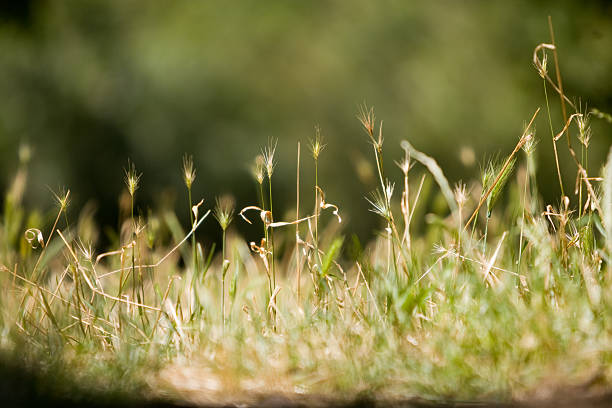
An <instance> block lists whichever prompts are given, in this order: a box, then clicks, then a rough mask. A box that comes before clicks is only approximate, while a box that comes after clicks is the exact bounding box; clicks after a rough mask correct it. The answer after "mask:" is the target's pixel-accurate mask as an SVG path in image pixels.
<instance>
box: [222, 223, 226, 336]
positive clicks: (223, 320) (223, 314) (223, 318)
mask: <svg viewBox="0 0 612 408" xmlns="http://www.w3.org/2000/svg"><path fill="white" fill-rule="evenodd" d="M221 248H222V249H221V253H222V255H223V262H222V266H221V268H222V275H221V321H222V322H223V329H224V330H225V272H226V268H225V228H223V241H222V243H221Z"/></svg>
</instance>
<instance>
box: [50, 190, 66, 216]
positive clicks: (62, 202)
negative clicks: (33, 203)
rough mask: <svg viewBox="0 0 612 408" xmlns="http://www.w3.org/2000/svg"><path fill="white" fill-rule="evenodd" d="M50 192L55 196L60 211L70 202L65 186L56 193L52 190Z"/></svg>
mask: <svg viewBox="0 0 612 408" xmlns="http://www.w3.org/2000/svg"><path fill="white" fill-rule="evenodd" d="M52 193H53V196H54V197H55V201H57V204H58V205H59V207H60V211H64V210H65V209H66V208H67V207H68V205H69V204H70V190H66V187H62V188H60V191H59V192H58V193H55V192H53V191H52Z"/></svg>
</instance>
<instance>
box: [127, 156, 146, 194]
mask: <svg viewBox="0 0 612 408" xmlns="http://www.w3.org/2000/svg"><path fill="white" fill-rule="evenodd" d="M123 171H124V172H125V185H126V186H127V189H128V192H129V193H130V195H131V196H132V197H134V194H135V193H136V190H138V184H139V183H140V177H142V173H140V174H138V173H137V172H136V166H135V165H134V162H132V161H131V160H130V159H128V166H127V168H126V169H124V170H123Z"/></svg>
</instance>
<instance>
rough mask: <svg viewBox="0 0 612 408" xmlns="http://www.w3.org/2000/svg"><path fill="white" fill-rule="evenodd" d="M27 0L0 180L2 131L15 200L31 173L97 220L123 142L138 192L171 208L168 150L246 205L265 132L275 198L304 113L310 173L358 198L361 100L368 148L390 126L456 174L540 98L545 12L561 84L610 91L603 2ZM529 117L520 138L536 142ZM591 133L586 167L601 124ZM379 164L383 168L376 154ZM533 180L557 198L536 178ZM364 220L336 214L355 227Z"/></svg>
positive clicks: (363, 150) (290, 185)
mask: <svg viewBox="0 0 612 408" xmlns="http://www.w3.org/2000/svg"><path fill="white" fill-rule="evenodd" d="M28 4H29V5H28V6H24V8H23V10H21V11H19V10H18V11H17V12H15V11H14V10H12V11H11V10H5V12H4V13H3V14H2V17H1V22H0V50H2V52H1V53H0V95H1V98H0V171H1V174H2V175H3V176H2V177H1V180H0V182H1V183H4V186H5V187H6V183H7V182H8V180H10V175H11V174H14V173H15V169H16V166H17V162H18V159H17V155H16V152H17V149H18V145H19V144H20V143H21V142H23V141H28V142H29V143H30V144H31V145H32V147H33V151H34V153H33V163H32V167H31V176H32V180H35V182H34V184H33V185H32V186H30V191H28V199H29V200H30V201H33V200H36V201H41V200H50V199H51V195H50V194H48V192H47V190H46V189H45V188H44V186H45V185H49V186H51V187H53V188H56V187H57V186H58V185H66V186H68V187H69V188H71V190H72V192H73V197H74V199H75V201H76V202H77V203H79V202H80V203H82V202H83V201H84V200H88V199H95V200H97V202H98V203H99V204H100V209H99V216H100V217H101V218H102V219H103V220H104V222H105V223H112V222H114V221H111V220H114V219H115V217H116V212H117V210H116V208H117V206H116V200H117V196H118V194H119V192H120V191H121V189H122V167H124V166H125V163H126V161H127V158H128V157H130V158H131V159H132V160H133V161H134V162H135V163H136V165H137V166H138V168H139V169H140V170H141V171H142V172H143V174H144V176H143V180H142V185H141V188H142V190H141V191H142V193H144V195H143V196H141V197H144V198H143V201H144V202H151V200H150V199H151V198H152V197H159V196H160V192H161V191H162V190H164V189H166V188H169V189H170V190H171V191H174V192H175V193H176V194H179V195H178V199H177V201H176V205H177V206H179V205H181V206H182V205H185V201H186V199H185V198H184V197H183V196H184V194H183V192H182V191H177V190H178V189H179V188H180V186H181V181H180V178H181V172H180V163H181V161H180V159H181V156H182V155H183V154H184V153H185V152H187V153H191V154H193V155H194V161H195V165H196V167H197V168H198V179H197V181H196V183H195V185H194V196H195V197H200V196H203V197H205V198H206V199H208V200H209V202H212V199H213V197H214V196H215V195H217V194H219V193H222V192H224V191H232V192H233V193H234V194H235V195H236V196H237V201H238V203H239V204H241V203H243V202H251V201H252V200H253V197H254V196H255V192H256V189H255V187H254V184H253V182H252V180H251V178H250V176H249V175H248V167H249V165H250V163H251V161H252V159H253V152H256V151H257V150H258V148H259V147H258V146H261V145H264V144H265V143H266V141H267V139H268V137H275V138H278V139H279V144H278V149H279V154H278V157H279V158H280V159H279V163H278V167H277V169H278V170H277V172H276V174H275V177H276V178H277V181H276V182H275V183H276V184H275V188H276V191H275V194H277V195H278V196H279V202H283V203H287V205H289V206H291V204H290V203H291V202H292V201H291V200H290V199H289V198H290V197H294V189H295V187H294V186H295V181H294V177H295V159H294V156H295V149H296V141H297V140H298V139H299V140H302V142H306V141H307V140H308V139H309V138H310V137H312V136H313V134H314V130H313V129H314V125H315V124H319V125H320V126H321V129H322V134H323V137H324V138H325V142H326V143H327V148H326V150H325V151H324V152H323V153H322V155H321V157H320V160H319V161H320V184H321V185H322V186H324V187H325V188H326V191H327V193H328V194H329V196H330V197H333V199H334V201H335V202H339V203H340V204H342V205H343V207H344V208H345V209H349V210H350V211H349V214H350V213H354V214H357V213H364V212H365V209H366V207H367V202H366V201H365V200H364V199H363V192H364V191H368V190H370V189H372V188H373V186H374V185H375V183H376V180H375V178H373V177H371V176H372V175H373V174H374V173H372V172H371V171H370V170H371V169H370V170H368V167H367V166H369V165H368V164H366V161H365V159H364V155H365V154H367V152H368V145H367V141H366V137H365V134H364V133H363V132H362V130H361V129H359V127H358V123H357V121H356V120H355V113H356V112H357V109H358V105H359V104H360V103H362V102H363V101H367V103H368V104H370V105H374V106H376V109H377V113H378V115H379V118H380V119H386V120H385V122H384V127H385V137H386V139H385V146H384V147H385V148H387V149H390V150H391V151H394V150H397V147H398V144H399V140H401V139H403V138H408V139H409V140H410V141H411V142H412V143H413V144H414V145H415V146H416V147H417V148H419V149H423V150H425V151H428V152H429V153H431V154H432V155H433V156H434V157H436V158H437V159H438V161H439V162H440V163H441V166H442V168H443V170H444V171H445V172H446V173H447V175H448V177H449V179H450V180H451V181H453V180H456V179H458V178H461V177H463V176H464V175H465V171H466V170H468V171H469V172H470V174H472V172H473V169H466V167H465V166H464V164H462V162H461V160H460V157H459V152H460V148H461V147H463V146H465V147H468V148H469V147H471V148H473V149H475V153H476V154H475V157H476V159H477V160H478V159H479V158H480V157H482V155H483V154H484V153H485V152H486V153H489V152H492V151H498V150H499V151H502V152H507V150H508V149H510V148H511V147H512V146H513V145H514V143H515V142H516V138H517V137H518V135H519V134H520V131H521V130H522V129H521V125H522V121H523V120H525V119H526V118H527V117H528V116H529V115H530V114H531V112H533V110H534V108H535V105H536V104H540V105H543V104H544V100H543V93H542V83H541V80H540V78H539V77H538V75H537V73H536V72H535V70H534V69H533V67H532V66H531V58H532V55H531V50H533V48H534V47H535V46H536V45H537V44H538V43H540V42H548V41H550V40H549V34H548V26H547V15H548V14H551V15H552V17H553V21H554V24H555V31H556V37H557V38H556V40H557V44H558V46H559V52H560V64H561V69H562V72H563V76H564V84H565V88H566V90H567V92H568V95H570V96H572V95H575V94H580V95H582V97H584V98H585V100H588V101H589V102H590V103H591V104H592V106H593V107H597V108H600V109H601V110H603V111H609V110H610V107H611V106H612V99H611V95H612V53H610V50H611V49H612V16H611V9H610V6H607V5H605V3H603V2H602V3H591V4H583V3H582V2H580V3H578V2H569V1H566V2H549V3H540V2H532V1H513V2H452V1H447V2H406V1H384V2H371V1H367V0H363V1H362V0H352V1H332V2H323V1H315V2H285V1H270V2H266V3H265V5H264V4H262V3H261V2H257V1H245V2H240V3H239V4H232V5H231V6H230V5H228V4H227V3H226V2H222V1H177V2H161V1H157V2H126V1H119V0H113V1H83V0H78V1H76V0H75V1H62V2H53V1H31V2H30V3H28ZM551 65H552V64H551ZM576 90H579V92H575V91H576ZM551 100H552V103H553V106H552V110H553V115H556V116H560V113H559V109H558V106H557V105H558V99H557V98H556V97H554V98H552V99H551ZM545 119H546V118H545V115H541V116H540V118H539V119H538V129H539V134H538V136H539V138H540V139H541V144H542V145H543V146H548V147H550V137H549V135H548V134H547V133H546V130H547V123H546V122H545ZM555 123H558V121H555ZM598 125H599V124H598V123H597V122H595V123H594V124H593V126H594V127H595V128H597V126H598ZM595 134H597V135H599V136H598V138H597V139H595V140H593V141H592V146H593V147H592V149H591V152H592V154H591V155H590V157H589V160H591V162H592V166H595V167H596V166H598V165H599V164H600V163H601V161H602V160H603V158H604V155H605V152H606V149H603V148H601V146H607V145H608V144H609V142H610V138H609V135H610V132H609V129H608V131H607V132H605V131H596V132H595ZM606 135H608V136H606ZM606 137H607V138H608V139H603V140H602V138H606ZM302 151H303V152H305V151H307V150H306V149H302ZM550 151H551V149H549V148H546V149H539V153H538V154H540V152H541V154H542V155H543V157H540V158H539V163H540V168H541V169H542V171H540V172H539V177H542V178H551V180H554V177H555V172H554V164H553V161H552V158H551V156H550ZM465 152H466V150H464V153H465ZM564 154H565V153H563V154H562V156H561V160H567V157H566V156H564ZM466 157H467V158H468V159H469V158H470V155H469V154H468V155H467V156H464V158H466ZM331 158H333V159H331ZM398 159H399V157H398ZM339 161H340V162H343V163H345V165H344V166H339V165H337V164H338V162H339ZM468 162H469V160H468ZM302 163H303V172H302V177H303V185H312V183H311V182H310V178H312V177H311V173H313V170H312V169H313V166H312V163H311V160H307V159H306V155H305V154H304V155H303V159H302ZM228 164H231V165H228ZM476 165H477V163H476ZM385 166H386V167H387V168H388V171H387V173H388V174H390V175H392V176H396V177H398V178H399V177H400V176H401V174H400V172H399V171H398V170H397V169H395V168H393V167H394V165H393V163H392V160H388V161H387V163H385ZM567 167H569V168H568V173H567V174H566V176H569V174H570V173H571V172H572V171H573V170H572V169H571V167H570V166H567ZM356 174H357V175H360V176H355V175H356ZM569 178H571V176H569V177H568V180H569ZM332 180H333V181H334V182H333V183H332V182H331V181H332ZM338 180H341V181H342V182H340V183H339V182H335V181H338ZM542 184H543V186H544V187H546V186H550V189H549V190H548V191H546V190H545V189H544V191H543V193H548V194H549V196H553V197H558V192H557V191H556V190H554V183H542ZM145 198H146V201H145ZM137 205H138V204H137ZM141 210H142V211H145V212H146V208H142V209H141ZM374 221H375V218H374V216H372V217H371V223H373V222H374ZM371 223H369V222H368V219H363V220H360V223H358V225H356V224H357V223H352V224H351V228H353V229H355V230H358V231H361V232H362V233H363V232H364V230H369V229H371V227H372V224H371Z"/></svg>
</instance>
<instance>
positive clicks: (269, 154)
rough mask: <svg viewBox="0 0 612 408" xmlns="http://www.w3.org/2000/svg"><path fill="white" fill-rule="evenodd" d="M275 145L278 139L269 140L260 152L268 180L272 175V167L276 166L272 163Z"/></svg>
mask: <svg viewBox="0 0 612 408" xmlns="http://www.w3.org/2000/svg"><path fill="white" fill-rule="evenodd" d="M277 143H278V139H277V140H274V139H269V140H268V145H267V146H266V147H264V149H263V151H262V157H263V159H264V166H265V168H266V174H267V175H268V179H271V178H272V173H274V166H275V165H276V163H275V161H274V153H276V145H277Z"/></svg>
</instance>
